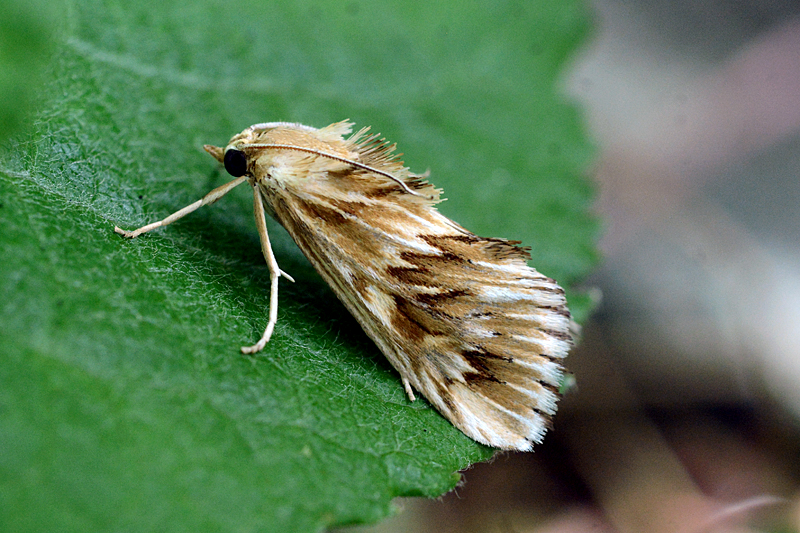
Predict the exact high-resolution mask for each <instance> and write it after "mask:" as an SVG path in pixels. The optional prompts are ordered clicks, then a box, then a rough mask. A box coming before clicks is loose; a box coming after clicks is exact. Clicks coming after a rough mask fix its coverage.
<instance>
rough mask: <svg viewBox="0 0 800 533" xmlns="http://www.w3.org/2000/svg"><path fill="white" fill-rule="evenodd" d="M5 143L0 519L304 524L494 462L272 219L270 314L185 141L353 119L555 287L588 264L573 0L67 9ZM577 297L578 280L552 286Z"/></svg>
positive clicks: (240, 236) (286, 527)
mask: <svg viewBox="0 0 800 533" xmlns="http://www.w3.org/2000/svg"><path fill="white" fill-rule="evenodd" d="M63 16H64V27H65V28H66V29H65V30H64V33H63V36H62V37H59V38H60V39H62V41H61V42H60V43H59V45H58V46H57V47H56V49H57V52H55V53H54V54H53V55H52V59H51V60H50V62H49V64H48V67H47V69H48V70H47V71H46V74H47V76H46V79H47V80H48V81H47V83H46V85H45V86H44V88H43V89H41V91H40V93H39V96H38V100H37V112H36V114H35V118H34V119H31V121H30V124H29V125H28V129H27V130H26V133H24V134H20V135H18V136H17V137H16V139H15V140H13V141H11V142H9V143H7V145H6V147H5V149H4V151H3V152H2V154H0V225H1V227H2V232H0V254H2V258H3V260H2V261H1V262H0V298H2V300H0V302H2V303H0V320H2V328H3V330H2V341H3V342H2V360H1V361H0V450H2V453H0V529H2V530H4V531H81V532H84V531H100V530H103V531H106V530H117V531H149V530H159V531H315V530H319V529H321V528H323V527H325V526H327V525H332V524H346V523H356V522H368V521H374V520H377V519H379V518H381V517H383V516H386V515H387V514H388V513H390V512H391V504H390V501H391V499H392V498H393V497H395V496H399V495H424V496H436V495H438V494H441V493H443V492H445V491H447V490H449V489H451V488H452V487H453V486H454V485H455V483H456V482H457V481H458V479H459V475H458V473H457V471H458V470H459V469H462V468H464V467H466V466H468V465H469V464H470V463H472V462H475V461H481V460H485V459H487V458H489V457H490V456H491V455H492V453H493V452H492V450H490V449H488V448H486V447H484V446H481V445H478V444H476V443H475V442H473V441H471V440H470V439H468V438H467V437H465V436H464V435H463V434H461V433H460V432H459V431H458V430H456V429H455V428H454V427H453V426H451V425H450V424H449V423H448V422H447V421H446V420H445V419H444V418H442V417H441V416H440V415H439V414H438V413H437V412H436V411H435V410H433V409H432V408H431V407H430V406H429V404H428V403H427V402H426V401H425V400H424V399H418V400H417V401H416V402H414V403H411V402H409V401H408V400H407V399H406V397H405V394H404V392H403V389H402V386H401V384H400V380H399V377H398V375H397V374H396V372H395V371H394V370H393V369H392V368H391V367H390V365H389V364H388V363H387V362H386V360H385V359H384V358H383V357H382V356H381V354H380V353H379V352H378V350H377V349H376V348H375V346H374V345H373V344H372V343H371V342H370V341H369V339H368V338H367V337H366V336H365V334H364V333H363V332H362V331H361V329H360V328H359V326H358V324H357V323H356V322H355V320H354V319H353V318H352V317H350V316H349V315H348V313H347V312H346V311H345V309H344V307H343V306H342V305H341V304H339V303H338V301H337V300H336V299H335V297H334V296H333V294H332V292H331V291H330V289H328V288H327V287H326V286H325V284H324V283H323V282H322V281H321V279H320V278H319V277H318V276H317V275H316V274H315V273H314V271H313V269H312V268H311V266H310V265H309V264H308V262H307V261H306V260H305V259H304V258H303V257H302V255H301V254H300V252H299V251H298V249H297V248H296V247H295V245H294V243H292V242H291V239H290V238H289V237H288V235H286V233H285V232H283V231H282V229H281V228H279V227H278V226H277V225H276V224H272V226H271V227H270V231H271V234H272V237H273V247H274V249H275V252H276V255H277V258H278V261H279V263H280V265H281V268H282V269H283V270H285V271H286V272H288V273H290V274H291V275H292V276H294V277H295V279H296V280H297V283H295V284H291V283H286V282H284V281H282V282H281V294H280V310H279V322H278V326H277V328H276V332H275V334H274V336H273V339H272V341H271V342H270V343H269V345H268V346H267V349H266V350H264V352H263V353H262V354H260V355H259V356H258V357H242V356H241V355H240V354H239V352H238V348H239V346H241V345H243V344H250V343H252V342H254V341H255V340H256V339H257V338H258V337H259V336H260V334H261V331H262V329H263V327H264V326H265V325H266V312H267V306H268V293H269V275H268V272H267V268H266V265H265V264H264V260H263V258H262V256H261V251H260V247H259V242H258V236H257V233H256V231H255V228H254V224H253V221H252V206H251V201H252V200H251V198H250V196H249V193H248V191H247V190H246V188H241V190H236V191H234V192H232V193H231V194H230V195H228V196H226V197H225V198H224V199H222V200H221V201H220V202H218V203H217V204H215V205H213V206H209V207H205V208H203V209H201V210H199V211H197V212H196V213H194V214H192V215H191V216H190V217H187V218H186V219H184V220H182V221H180V222H178V223H176V224H174V225H172V226H170V227H168V228H165V229H162V230H158V231H156V232H153V233H151V234H148V235H146V236H143V237H141V238H139V239H135V240H132V241H128V240H124V239H122V238H120V237H119V236H118V235H116V234H114V232H113V227H114V225H119V226H122V227H125V228H134V227H138V226H140V225H142V224H144V223H147V222H152V221H155V220H158V219H160V218H163V217H164V216H166V215H167V214H169V213H171V212H173V211H175V210H177V209H179V208H181V207H183V206H185V205H187V204H189V203H191V202H193V201H194V200H196V199H198V198H200V197H201V196H202V195H203V194H205V193H206V192H208V191H209V190H210V189H212V188H213V187H215V186H217V185H219V184H221V183H223V182H225V181H227V179H228V177H227V175H225V173H224V171H221V170H220V169H219V165H218V164H216V162H215V161H213V160H212V159H211V158H210V157H209V156H208V155H207V154H205V153H204V152H203V150H202V148H201V146H202V145H203V144H204V143H212V144H217V145H219V144H223V145H224V143H225V142H226V141H227V140H228V139H229V138H230V136H231V135H233V134H234V133H236V132H238V131H241V130H242V129H244V128H245V127H247V126H249V125H250V124H252V123H255V122H263V121H274V120H289V121H298V122H303V123H306V124H309V125H313V126H318V127H321V126H324V125H327V124H329V123H331V122H334V121H337V120H341V119H344V118H350V119H352V120H354V121H355V122H356V124H357V125H358V126H365V125H371V126H372V127H373V129H374V131H380V132H382V133H383V134H384V135H386V137H387V138H389V139H391V140H393V141H396V142H398V145H399V146H400V151H402V152H404V153H405V154H407V155H406V156H405V160H406V163H407V164H408V165H409V166H410V167H411V169H412V170H414V171H417V172H423V171H425V169H427V168H430V169H431V181H432V182H433V183H435V184H436V185H437V186H440V187H442V188H444V190H445V191H446V196H447V197H449V198H450V200H449V201H447V202H445V203H444V204H441V210H442V211H443V212H444V213H445V214H446V215H448V216H450V217H452V218H453V219H455V220H457V221H458V222H460V223H461V224H463V225H465V226H466V227H468V228H470V229H471V230H473V231H475V232H477V233H479V234H483V235H486V236H493V237H494V236H496V237H506V238H513V239H518V240H521V241H523V242H524V243H525V244H526V245H529V246H531V247H532V249H533V250H532V251H533V256H534V261H533V264H534V266H536V267H537V268H538V269H539V270H541V271H542V272H545V273H546V274H548V275H551V276H553V277H555V278H557V279H558V280H559V281H561V282H562V283H563V284H565V285H567V286H568V287H573V286H575V285H576V284H578V283H580V282H581V280H582V279H583V277H584V276H585V275H586V273H587V272H588V270H589V268H590V267H591V266H592V264H593V262H594V261H595V252H594V247H593V246H594V239H595V233H596V231H597V230H596V225H595V223H594V222H593V221H592V219H591V218H590V217H589V215H588V214H587V213H588V206H589V204H590V202H591V197H592V191H591V188H590V186H589V185H588V184H587V182H586V180H585V179H584V178H583V176H582V175H583V173H584V172H585V170H586V168H587V166H588V163H589V157H590V155H591V150H590V147H589V145H588V143H587V141H586V139H585V138H584V134H583V131H582V125H581V121H580V116H579V114H578V112H577V111H576V110H575V109H574V108H573V107H571V106H570V105H568V104H567V103H565V102H564V101H563V100H562V99H561V98H560V97H559V96H557V94H556V92H555V88H554V86H555V80H556V79H557V77H558V75H559V72H560V71H561V70H562V68H563V66H564V64H565V61H566V60H567V59H568V56H569V55H570V54H571V53H572V52H573V51H574V50H575V48H576V47H577V46H578V44H579V43H580V41H581V39H582V38H583V36H584V34H585V33H586V30H587V23H586V20H587V19H586V14H585V12H584V10H583V6H582V5H581V4H579V3H570V2H559V3H553V2H544V1H536V2H505V1H498V2H489V3H486V2H461V3H459V4H458V6H455V5H451V4H447V3H435V2H421V1H419V2H417V1H415V2H409V1H405V2H369V3H368V2H363V3H361V2H338V1H333V0H330V1H328V0H323V1H316V2H310V3H306V2H300V1H294V2H292V1H289V2H268V3H259V2H249V3H247V2H245V3H238V4H231V3H229V2H228V3H222V2H212V1H210V0H199V1H197V2H192V3H180V2H172V1H169V0H162V1H160V2H152V3H146V2H112V1H108V2H100V1H97V2H92V1H85V2H75V3H70V4H69V6H68V9H67V8H65V9H64V15H63ZM568 292H569V297H570V300H571V308H572V310H573V312H574V313H575V315H576V316H578V317H584V316H586V314H587V312H588V311H589V300H588V298H586V297H585V295H583V294H582V293H580V292H578V291H575V290H572V289H569V290H568Z"/></svg>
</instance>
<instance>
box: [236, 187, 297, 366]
mask: <svg viewBox="0 0 800 533" xmlns="http://www.w3.org/2000/svg"><path fill="white" fill-rule="evenodd" d="M262 202H263V199H262V198H261V193H260V192H259V190H258V185H255V186H254V187H253V210H254V211H255V214H256V228H258V235H259V237H261V252H262V253H263V254H264V259H266V260H267V266H268V267H269V281H270V288H269V322H268V323H267V329H265V330H264V335H262V336H261V340H259V341H258V342H257V343H255V344H254V345H252V346H242V353H247V354H250V353H257V352H260V351H261V350H263V349H264V346H266V345H267V342H269V338H270V337H271V336H272V330H273V329H275V323H276V322H278V279H279V278H280V277H281V275H283V276H284V277H286V278H287V279H290V280H292V281H294V280H293V279H292V278H290V277H289V276H288V275H286V274H285V273H284V272H282V271H281V269H280V268H278V261H276V260H275V254H273V253H272V246H270V244H269V233H267V217H266V215H265V214H264V204H263V203H262Z"/></svg>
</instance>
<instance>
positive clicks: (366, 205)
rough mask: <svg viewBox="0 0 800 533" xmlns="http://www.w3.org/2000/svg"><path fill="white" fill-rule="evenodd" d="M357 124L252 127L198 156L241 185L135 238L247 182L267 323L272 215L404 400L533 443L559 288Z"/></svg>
mask: <svg viewBox="0 0 800 533" xmlns="http://www.w3.org/2000/svg"><path fill="white" fill-rule="evenodd" d="M352 127H353V124H352V123H350V122H348V121H342V122H337V123H334V124H331V125H330V126H327V127H325V128H321V129H317V128H312V127H310V126H305V125H302V124H295V123H288V122H268V123H263V124H255V125H253V126H250V127H249V128H247V129H245V130H244V131H243V132H241V133H239V134H237V135H235V136H234V137H233V138H232V139H231V140H230V142H228V144H227V146H226V147H225V148H221V147H217V146H211V145H206V146H205V147H204V148H205V150H206V151H207V152H208V153H209V154H211V155H212V156H213V157H214V158H215V159H217V161H219V162H220V163H222V164H223V165H224V166H225V169H226V170H227V171H228V173H229V174H231V175H232V176H234V177H235V179H234V180H233V181H231V182H229V183H227V184H225V185H222V186H221V187H218V188H216V189H214V190H213V191H211V192H210V193H208V194H207V195H206V196H204V197H203V198H202V199H200V200H198V201H197V202H195V203H193V204H191V205H189V206H187V207H185V208H183V209H181V210H180V211H177V212H176V213H174V214H172V215H170V216H168V217H167V218H165V219H163V220H161V221H159V222H155V223H153V224H149V225H147V226H144V227H141V228H139V229H137V230H134V231H124V230H122V229H120V228H118V227H115V228H114V229H115V231H116V232H117V233H119V234H121V235H123V236H124V237H129V238H133V237H137V236H138V235H141V234H142V233H146V232H148V231H151V230H153V229H156V228H159V227H162V226H166V225H167V224H171V223H172V222H175V221H176V220H178V219H180V218H182V217H184V216H186V215H188V214H189V213H191V212H192V211H195V210H196V209H198V208H200V207H202V206H204V205H207V204H210V203H213V202H216V201H217V200H219V199H220V198H221V197H222V196H224V195H225V194H226V193H228V192H229V191H230V190H231V189H233V188H234V187H236V186H238V185H240V184H242V183H245V182H247V183H249V184H250V186H251V187H252V188H253V200H254V202H253V204H254V208H255V218H256V227H257V228H258V233H259V236H260V238H261V248H262V251H263V254H264V258H265V259H266V261H267V265H268V267H269V272H270V279H271V285H270V301H269V320H268V323H267V327H266V330H265V331H264V335H263V336H262V337H261V339H260V340H259V341H258V342H257V343H256V344H254V345H253V346H248V347H243V348H242V352H244V353H246V354H253V353H256V352H259V351H261V350H262V349H263V348H264V346H265V345H266V344H267V342H268V341H269V339H270V336H271V335H272V332H273V329H274V327H275V323H276V322H277V319H278V280H279V279H280V278H281V277H284V278H287V279H289V280H291V281H294V280H292V278H291V277H290V276H289V275H288V274H286V273H285V272H283V271H282V270H281V269H280V268H279V267H278V262H277V261H276V259H275V255H274V254H273V252H272V248H271V246H270V242H269V235H268V233H267V224H266V215H267V213H269V214H270V215H271V216H272V217H274V218H275V219H276V220H277V221H278V222H279V223H280V224H281V225H283V227H285V228H286V230H287V231H288V232H289V234H290V235H291V236H292V238H293V239H294V241H295V242H296V243H297V246H298V247H299V248H300V250H302V252H303V253H304V254H305V256H306V257H307V258H308V260H309V261H310V262H311V264H312V265H314V267H315V268H316V270H317V272H319V274H320V276H322V278H323V279H324V280H325V281H326V282H327V283H328V285H330V287H331V288H332V289H333V292H335V293H336V296H338V298H339V300H341V302H342V303H343V304H344V306H345V307H346V308H347V309H348V310H349V311H350V313H352V315H353V316H354V317H355V319H356V320H357V321H358V323H359V324H360V325H361V327H362V328H363V329H364V331H365V332H366V333H367V335H368V336H369V337H370V338H371V339H372V340H373V341H374V342H375V344H376V345H377V346H378V348H379V349H380V351H381V352H383V354H384V355H385V356H386V358H387V359H388V360H389V361H390V362H391V364H392V366H394V368H395V369H396V370H397V372H398V373H399V374H400V377H401V379H402V383H403V387H404V388H405V392H406V393H407V395H408V398H409V399H410V400H411V401H413V400H414V399H415V396H414V391H418V392H420V393H422V394H423V395H424V396H425V397H426V398H427V399H428V400H429V401H430V403H431V404H433V405H434V406H435V407H436V409H438V410H439V412H440V413H441V414H442V415H444V416H445V417H446V418H447V419H448V420H449V421H450V422H452V423H453V425H455V426H456V427H457V428H458V429H460V430H461V431H463V432H464V433H465V434H466V435H468V436H469V437H471V438H472V439H474V440H476V441H478V442H481V443H483V444H487V445H489V446H493V447H496V448H501V449H506V450H530V449H531V448H532V447H533V444H534V443H539V442H541V440H542V438H543V436H544V433H545V431H546V430H547V428H548V427H549V426H550V423H551V422H550V421H551V417H552V416H553V415H554V414H555V411H556V402H557V401H558V399H559V392H558V386H559V382H560V380H561V377H562V372H563V369H562V366H561V361H562V359H564V357H566V355H567V352H568V350H569V348H570V346H571V342H572V341H571V337H570V333H569V326H570V313H569V311H568V309H567V303H566V299H565V295H564V291H563V290H562V289H561V287H559V286H558V284H556V282H555V281H554V280H552V279H550V278H548V277H546V276H544V275H542V274H540V273H539V272H537V271H536V270H535V269H533V268H531V267H529V266H528V265H527V260H528V259H530V254H529V252H528V249H526V248H522V247H520V246H519V244H520V243H519V241H509V240H505V239H493V238H484V237H478V236H477V235H475V234H473V233H471V232H469V231H468V230H466V229H464V228H463V227H461V226H459V225H458V224H456V223H455V222H453V221H452V220H450V219H449V218H447V217H445V216H444V215H442V214H441V213H440V212H439V211H438V210H437V209H436V207H435V204H436V203H438V202H439V201H440V194H441V190H439V189H437V188H435V187H434V186H433V185H432V184H430V183H428V182H427V180H426V178H427V173H426V174H422V175H421V174H413V173H411V172H409V169H408V168H406V167H404V166H403V162H402V161H400V160H399V156H398V155H396V154H395V148H396V147H395V145H394V144H390V143H389V142H388V141H386V140H385V139H383V138H382V137H380V136H379V135H375V134H370V133H369V128H363V129H361V130H360V131H358V132H357V133H355V134H354V135H352V136H350V133H351V132H352Z"/></svg>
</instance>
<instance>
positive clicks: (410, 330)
mask: <svg viewBox="0 0 800 533" xmlns="http://www.w3.org/2000/svg"><path fill="white" fill-rule="evenodd" d="M393 298H394V305H395V308H396V311H395V313H394V317H393V318H392V323H393V325H394V327H395V328H397V330H398V331H400V332H402V333H403V334H404V335H405V336H406V337H407V338H409V339H411V340H413V341H419V340H421V339H422V338H423V337H424V335H425V334H427V335H433V336H439V335H444V333H442V332H439V331H435V330H432V329H431V328H430V325H429V324H423V323H422V321H421V320H419V319H417V318H416V317H417V316H422V317H425V316H426V315H427V312H426V311H423V310H422V309H420V308H419V306H417V305H414V304H412V303H411V302H409V301H408V300H406V299H405V298H403V297H402V296H400V295H399V294H395V295H394V296H393Z"/></svg>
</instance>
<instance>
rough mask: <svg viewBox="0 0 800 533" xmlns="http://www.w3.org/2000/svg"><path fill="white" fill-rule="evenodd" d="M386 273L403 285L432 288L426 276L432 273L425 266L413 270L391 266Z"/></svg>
mask: <svg viewBox="0 0 800 533" xmlns="http://www.w3.org/2000/svg"><path fill="white" fill-rule="evenodd" d="M386 273H387V274H389V275H390V276H392V277H393V278H395V279H396V280H397V281H399V282H401V283H407V284H408V285H424V286H426V287H428V286H430V283H429V282H430V280H429V279H427V277H428V276H426V274H429V273H430V269H429V268H427V267H424V266H420V267H413V268H411V267H398V266H390V267H387V268H386Z"/></svg>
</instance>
